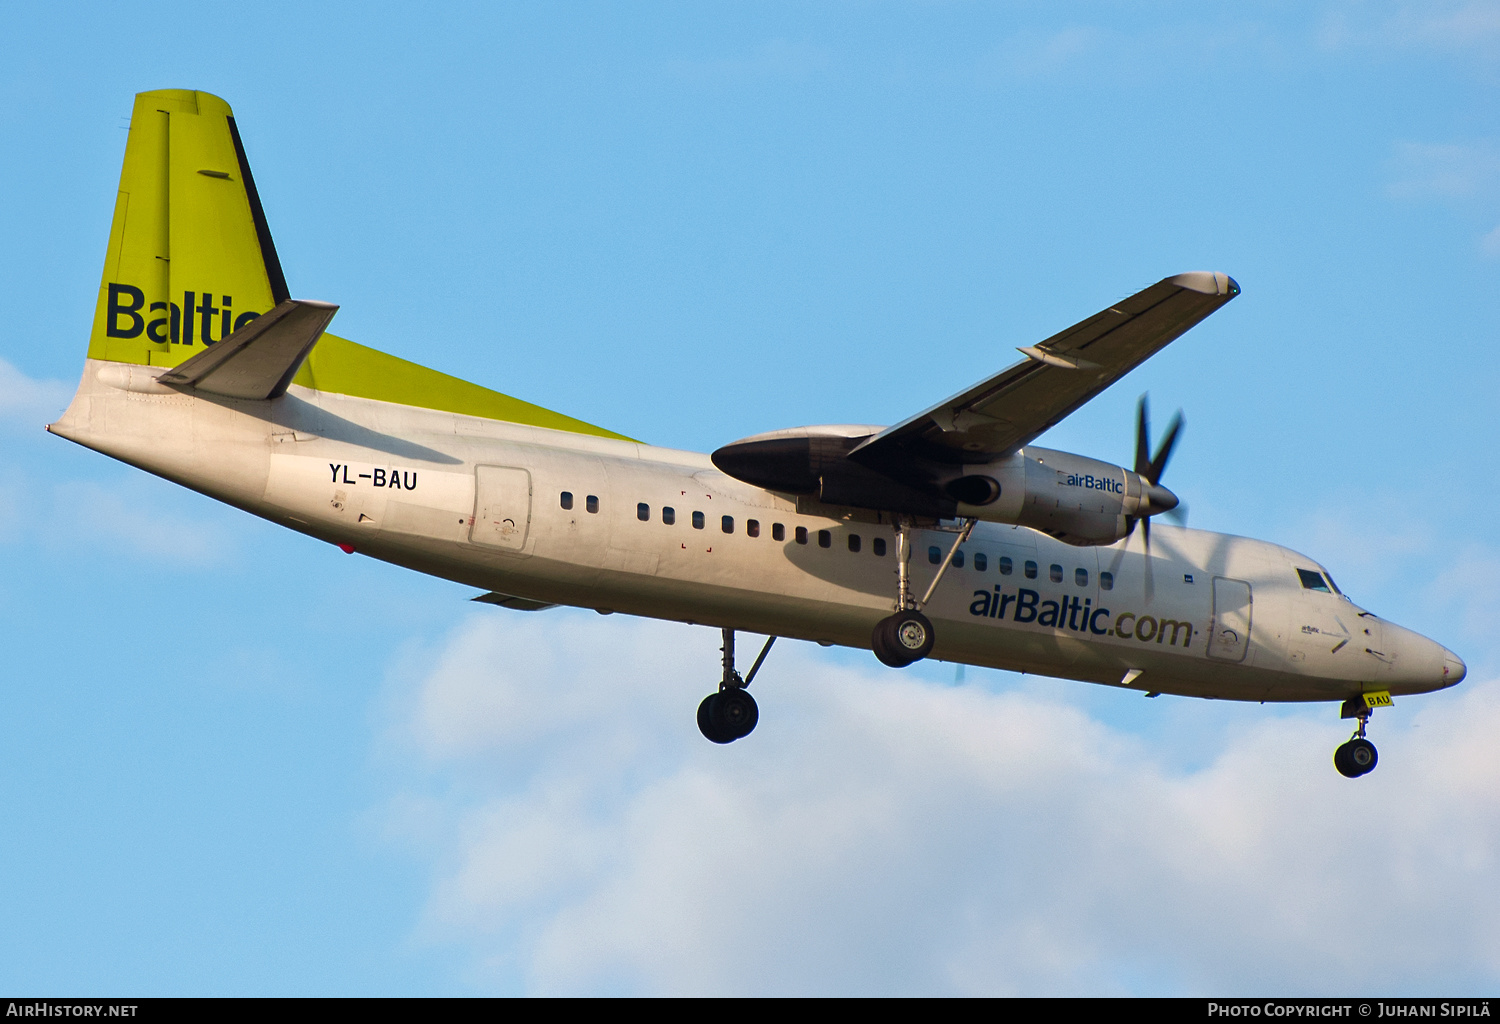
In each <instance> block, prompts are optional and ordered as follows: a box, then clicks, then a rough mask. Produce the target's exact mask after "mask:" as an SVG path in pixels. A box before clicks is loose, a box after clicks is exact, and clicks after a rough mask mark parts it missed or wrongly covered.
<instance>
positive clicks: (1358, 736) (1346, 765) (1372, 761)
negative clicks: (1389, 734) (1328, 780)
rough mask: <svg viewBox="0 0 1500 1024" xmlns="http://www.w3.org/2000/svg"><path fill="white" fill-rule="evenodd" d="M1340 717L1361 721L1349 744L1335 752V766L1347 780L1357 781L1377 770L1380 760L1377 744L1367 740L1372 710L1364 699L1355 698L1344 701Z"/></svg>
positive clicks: (1342, 745) (1344, 744) (1341, 746)
mask: <svg viewBox="0 0 1500 1024" xmlns="http://www.w3.org/2000/svg"><path fill="white" fill-rule="evenodd" d="M1339 717H1341V718H1357V719H1359V728H1357V729H1355V730H1354V735H1353V736H1351V737H1349V740H1348V742H1346V743H1343V744H1341V745H1340V746H1339V748H1338V749H1337V750H1335V751H1334V752H1333V766H1334V767H1335V768H1337V769H1338V770H1339V774H1340V775H1342V776H1343V777H1344V778H1346V779H1357V778H1359V777H1360V776H1361V775H1368V774H1369V773H1370V772H1373V771H1374V770H1375V765H1376V763H1377V762H1378V761H1379V760H1380V755H1379V754H1378V753H1376V751H1375V744H1373V743H1371V742H1370V741H1369V740H1367V739H1365V726H1366V724H1368V723H1369V721H1370V709H1369V708H1368V707H1366V706H1365V702H1364V700H1363V699H1362V698H1359V697H1353V698H1350V699H1349V700H1346V701H1344V706H1343V709H1342V711H1341V713H1340V716H1339Z"/></svg>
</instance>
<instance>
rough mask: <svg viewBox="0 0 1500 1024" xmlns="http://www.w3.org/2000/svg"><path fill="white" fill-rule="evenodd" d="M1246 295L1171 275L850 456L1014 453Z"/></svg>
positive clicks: (1211, 278)
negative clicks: (909, 452) (914, 451)
mask: <svg viewBox="0 0 1500 1024" xmlns="http://www.w3.org/2000/svg"><path fill="white" fill-rule="evenodd" d="M1239 293H1240V286H1239V285H1237V284H1235V282H1234V279H1233V278H1231V277H1229V275H1227V274H1215V273H1210V272H1208V271H1197V272H1194V273H1188V274H1178V275H1177V276H1176V277H1169V278H1167V279H1166V280H1164V281H1160V282H1158V283H1156V284H1154V285H1152V286H1151V287H1150V288H1147V289H1145V290H1144V291H1140V292H1137V293H1136V294H1134V295H1132V296H1131V297H1130V298H1128V299H1125V300H1123V301H1121V302H1117V303H1115V304H1114V305H1113V306H1110V307H1109V308H1108V309H1105V310H1103V311H1102V312H1099V313H1095V314H1094V315H1093V316H1091V317H1089V318H1088V319H1087V320H1085V321H1083V322H1082V323H1079V324H1074V325H1073V326H1072V327H1069V328H1068V329H1067V330H1065V331H1062V332H1061V333H1059V334H1054V335H1053V336H1052V337H1050V338H1048V339H1047V340H1046V341H1044V342H1042V343H1041V344H1039V345H1033V346H1031V347H1030V348H1023V349H1020V351H1021V352H1022V353H1023V354H1024V355H1025V356H1026V360H1025V361H1024V362H1020V363H1017V364H1016V365H1014V366H1012V367H1010V368H1009V369H1007V370H1002V371H1001V372H1000V373H997V374H995V376H993V377H990V378H988V379H987V380H983V381H980V382H979V383H978V384H975V385H974V386H973V387H971V388H969V389H968V390H967V391H963V392H960V393H959V394H957V395H954V396H953V397H952V398H950V399H948V400H947V401H945V402H940V403H938V404H937V405H935V406H933V407H932V408H931V409H928V410H926V411H925V412H921V413H918V414H917V415H915V416H913V417H911V418H910V419H908V420H904V421H902V422H901V423H898V424H896V425H895V426H894V427H888V428H887V429H885V430H882V431H881V432H880V433H878V434H876V435H875V436H874V437H871V438H869V439H868V440H866V441H865V442H863V443H862V444H860V445H858V446H857V447H855V448H854V449H853V450H852V451H850V453H849V455H850V457H851V458H854V459H856V460H858V461H860V462H864V463H867V464H874V463H877V462H885V461H887V457H888V456H890V455H895V454H896V453H897V452H898V451H899V450H901V449H911V448H917V449H920V450H922V451H923V452H924V453H925V454H927V455H928V456H937V457H939V458H942V457H946V458H948V459H949V460H951V459H953V458H955V457H961V456H962V455H963V454H967V453H977V454H986V455H1003V454H1005V453H1007V452H1012V451H1015V450H1016V449H1017V448H1020V447H1021V446H1022V445H1024V444H1026V443H1027V442H1029V441H1031V440H1033V439H1034V438H1036V437H1037V436H1038V435H1039V434H1041V433H1042V432H1043V431H1045V430H1047V429H1048V428H1049V427H1052V426H1053V425H1055V424H1057V423H1058V422H1060V421H1061V420H1062V419H1063V418H1064V417H1065V416H1067V415H1068V414H1069V413H1071V412H1072V411H1073V410H1074V409H1077V408H1078V407H1079V406H1080V405H1082V404H1083V403H1084V402H1087V401H1088V400H1089V399H1091V398H1093V397H1094V396H1095V395H1097V394H1098V393H1099V392H1101V391H1103V390H1104V389H1105V388H1107V387H1109V386H1110V385H1111V384H1113V383H1114V382H1115V381H1117V380H1119V379H1120V378H1121V377H1123V376H1124V375H1125V374H1127V373H1129V372H1130V371H1131V370H1133V369H1135V367H1137V366H1139V365H1140V364H1141V363H1142V362H1144V361H1145V360H1146V359H1147V358H1149V357H1150V356H1152V355H1154V354H1155V353H1157V352H1158V351H1160V350H1161V349H1162V348H1164V347H1165V346H1166V345H1167V344H1168V343H1169V342H1171V341H1172V340H1173V339H1174V338H1176V337H1178V336H1179V335H1181V334H1182V333H1183V332H1184V331H1186V330H1188V328H1190V327H1192V326H1193V325H1194V324H1196V323H1198V322H1199V321H1200V320H1202V319H1204V318H1205V317H1207V316H1208V315H1209V314H1210V313H1212V312H1214V310H1216V309H1218V308H1219V307H1220V306H1222V305H1224V303H1226V302H1228V301H1229V300H1230V299H1232V298H1234V297H1235V296H1236V295H1238V294H1239ZM944 449H948V452H946V453H945V452H944Z"/></svg>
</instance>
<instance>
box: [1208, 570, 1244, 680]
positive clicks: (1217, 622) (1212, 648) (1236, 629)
mask: <svg viewBox="0 0 1500 1024" xmlns="http://www.w3.org/2000/svg"><path fill="white" fill-rule="evenodd" d="M1249 649H1250V584H1248V583H1246V582H1245V581H1244V580H1231V579H1225V578H1224V577H1223V576H1215V577H1214V620H1213V626H1212V627H1211V628H1210V630H1209V635H1208V656H1209V657H1210V658H1222V659H1223V660H1224V661H1244V660H1245V652H1246V651H1248V650H1249Z"/></svg>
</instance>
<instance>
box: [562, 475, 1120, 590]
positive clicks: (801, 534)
mask: <svg viewBox="0 0 1500 1024" xmlns="http://www.w3.org/2000/svg"><path fill="white" fill-rule="evenodd" d="M561 504H562V507H563V508H564V509H571V508H572V507H573V492H572V491H563V492H562V497H561ZM583 507H584V508H585V509H587V510H588V511H589V512H595V513H597V512H598V511H599V499H598V498H597V497H595V496H594V495H592V494H590V495H588V496H587V497H585V498H584V500H583ZM635 517H636V518H637V519H639V520H640V521H641V522H643V523H649V522H650V521H651V506H650V505H649V504H647V503H646V502H644V501H642V502H639V503H637V505H636V506H635ZM691 520H692V524H693V529H695V530H702V529H704V528H705V527H706V526H707V525H708V521H707V518H706V517H705V516H704V515H703V513H702V512H694V513H693V514H692V517H691ZM661 521H662V522H663V523H665V524H666V525H667V526H673V525H675V524H676V523H677V510H676V509H675V508H673V507H672V506H670V505H663V506H662V509H661ZM719 529H720V530H722V531H723V532H725V533H733V532H734V516H721V517H720V518H719ZM745 534H746V536H749V537H759V536H760V520H758V519H747V520H745ZM811 536H812V535H811V534H810V533H809V531H808V529H807V527H805V526H798V527H796V528H795V530H794V531H793V533H792V538H793V539H794V540H795V541H796V542H797V543H798V544H806V543H808V542H809V540H810V538H811ZM845 537H846V543H847V544H848V546H849V550H850V551H854V552H858V551H860V550H861V549H862V548H863V546H864V542H863V541H862V540H861V538H860V535H859V534H857V533H850V534H846V535H845ZM771 539H772V540H786V527H785V526H784V525H782V524H781V523H772V524H771ZM817 539H818V547H820V548H831V547H833V532H832V531H831V530H819V531H818V532H817ZM870 550H871V551H872V552H874V553H875V554H876V555H877V556H879V557H881V558H884V557H885V553H886V541H885V538H884V537H875V538H873V539H872V540H871V541H870ZM927 560H928V561H929V562H931V563H932V564H933V565H941V564H942V561H943V549H942V548H940V547H938V546H937V545H936V544H934V545H933V546H931V547H929V548H928V549H927ZM964 562H965V557H964V552H963V551H962V550H959V551H957V552H955V553H954V555H953V568H955V569H962V568H963V567H964ZM995 565H996V568H997V569H999V570H1000V575H1001V576H1010V575H1012V574H1013V573H1014V572H1015V563H1014V562H1013V561H1011V558H1010V556H1009V555H1001V556H1000V557H999V559H997V560H996V563H995ZM988 569H989V556H987V555H986V554H985V553H984V552H982V551H977V552H975V553H974V571H975V572H986V571H987V570H988ZM1038 573H1039V567H1038V566H1037V564H1036V563H1035V562H1033V561H1030V560H1028V561H1026V562H1024V563H1023V564H1022V566H1021V574H1022V575H1023V576H1025V577H1026V578H1027V579H1028V580H1034V579H1036V578H1037V575H1038ZM1047 578H1048V579H1050V580H1051V581H1052V582H1053V583H1061V582H1062V581H1063V567H1062V566H1061V565H1058V564H1056V563H1054V564H1052V565H1049V566H1048V567H1047ZM1073 582H1074V583H1075V584H1077V585H1078V586H1080V587H1086V586H1088V585H1089V571H1088V570H1087V569H1083V568H1078V569H1074V570H1073ZM1114 587H1115V577H1114V574H1113V573H1109V572H1101V573H1100V574H1099V589H1100V590H1113V589H1114Z"/></svg>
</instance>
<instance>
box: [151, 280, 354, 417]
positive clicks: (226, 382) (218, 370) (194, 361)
mask: <svg viewBox="0 0 1500 1024" xmlns="http://www.w3.org/2000/svg"><path fill="white" fill-rule="evenodd" d="M338 309H339V307H338V306H335V305H334V304H333V303H330V302H313V301H310V300H306V299H287V300H286V301H284V302H282V303H281V304H280V305H278V306H277V307H276V308H275V309H272V310H271V311H270V312H268V313H264V314H262V315H261V316H258V317H256V318H255V319H254V320H251V321H250V322H249V323H247V324H246V325H245V326H244V327H241V328H240V329H239V330H237V331H235V332H234V333H233V334H231V335H229V337H227V338H225V339H224V340H223V341H220V342H219V343H218V344H216V345H213V346H211V347H210V348H208V349H205V350H204V351H202V352H199V353H198V354H197V355H195V356H193V357H192V358H191V359H189V360H187V361H185V362H182V363H178V364H177V365H176V366H175V367H173V368H172V369H170V370H168V371H167V372H166V373H164V374H162V375H161V376H160V377H158V378H157V380H158V381H159V382H160V383H162V384H171V385H174V386H176V387H190V388H193V389H194V390H195V391H204V392H207V393H208V394H212V395H223V396H225V397H226V398H249V399H266V398H278V397H280V396H281V395H283V394H285V393H286V389H287V386H288V385H289V384H291V382H292V378H293V377H294V376H296V374H297V370H298V369H300V368H301V366H302V362H303V360H305V359H306V358H307V354H308V353H309V352H311V351H312V347H313V345H315V344H317V341H318V339H319V338H321V337H322V336H323V332H324V331H325V330H326V329H327V328H328V324H329V322H330V321H331V320H332V319H333V314H335V313H337V312H338Z"/></svg>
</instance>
